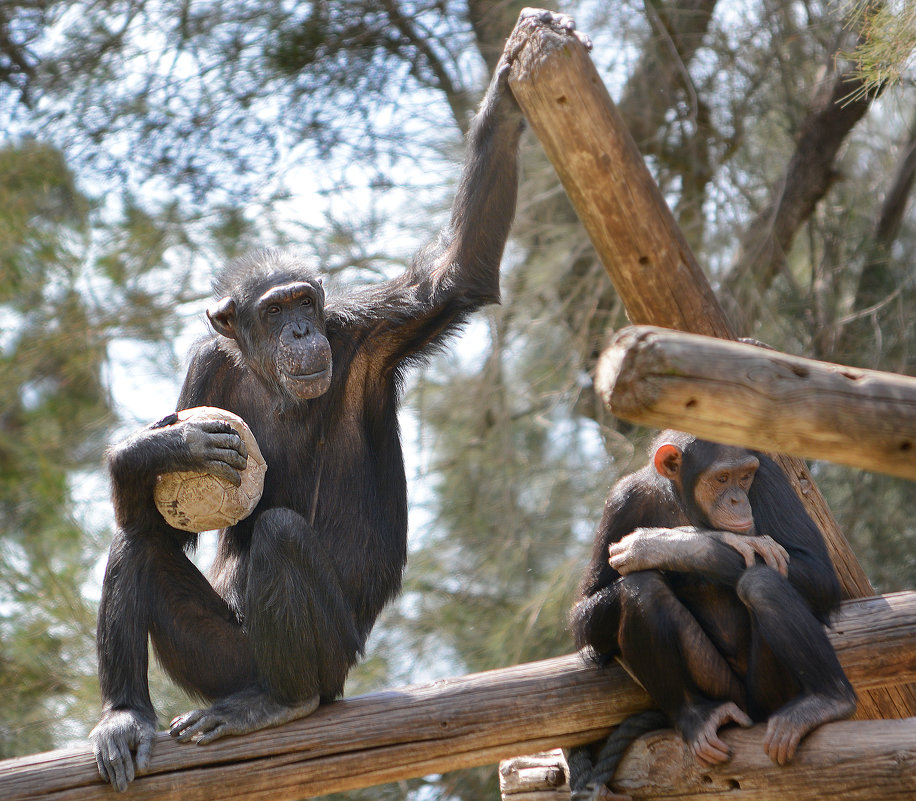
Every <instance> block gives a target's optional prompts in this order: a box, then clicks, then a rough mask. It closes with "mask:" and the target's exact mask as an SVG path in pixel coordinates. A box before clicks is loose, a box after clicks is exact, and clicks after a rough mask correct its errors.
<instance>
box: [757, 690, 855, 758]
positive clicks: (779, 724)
mask: <svg viewBox="0 0 916 801" xmlns="http://www.w3.org/2000/svg"><path fill="white" fill-rule="evenodd" d="M855 711H856V702H855V700H854V699H853V698H849V697H834V696H828V695H802V696H799V697H798V698H795V699H794V700H792V701H790V702H789V703H788V704H786V705H785V706H784V707H782V709H779V710H777V711H776V712H774V713H773V715H771V716H770V719H769V721H768V722H767V734H766V739H765V740H764V741H763V750H764V751H765V752H766V754H767V756H768V757H769V758H770V759H772V760H773V761H774V762H777V763H778V764H780V765H785V764H786V763H787V762H788V761H789V760H791V759H792V757H794V756H795V749H796V748H798V744H799V743H800V742H801V739H802V737H804V736H805V735H806V734H808V732H810V731H813V730H814V729H816V728H817V727H818V726H820V725H821V724H823V723H829V722H830V721H831V720H843V719H844V718H848V717H849V716H850V715H851V714H852V713H853V712H855Z"/></svg>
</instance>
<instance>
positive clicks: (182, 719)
mask: <svg viewBox="0 0 916 801" xmlns="http://www.w3.org/2000/svg"><path fill="white" fill-rule="evenodd" d="M205 714H206V712H205V710H203V709H194V710H192V711H191V712H185V714H183V715H178V716H177V717H175V718H173V719H172V722H171V723H169V734H170V735H171V736H172V737H178V736H179V735H180V734H181V733H182V732H184V731H186V730H187V729H188V728H189V727H190V726H193V725H194V724H195V723H197V721H199V720H200V719H201V718H202V717H203V716H204V715H205Z"/></svg>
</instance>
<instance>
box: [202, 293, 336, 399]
mask: <svg viewBox="0 0 916 801" xmlns="http://www.w3.org/2000/svg"><path fill="white" fill-rule="evenodd" d="M265 286H266V287H267V288H266V289H264V287H265ZM252 289H254V290H255V291H254V292H251V290H252ZM262 290H263V291H262ZM207 316H208V317H209V318H210V322H211V323H212V325H213V328H214V329H215V330H216V332H217V333H219V334H222V335H223V336H225V337H228V338H230V339H233V340H235V342H236V343H237V344H238V347H239V351H240V353H241V355H242V357H243V358H244V360H245V362H246V364H247V365H248V366H249V367H250V368H251V369H252V370H253V371H254V373H255V374H257V375H258V376H259V377H260V378H261V380H262V381H263V382H264V383H265V384H266V385H267V386H268V387H270V388H272V390H273V391H275V392H277V393H278V394H280V395H281V396H284V397H289V398H292V399H294V400H308V399H309V398H317V397H319V396H320V395H323V394H324V393H325V392H327V391H328V389H329V388H330V386H331V368H332V365H331V345H330V343H329V342H328V339H327V336H326V335H325V314H324V290H323V289H322V286H321V282H320V281H319V280H317V279H314V280H302V279H292V280H290V279H286V280H279V281H278V282H276V283H272V282H265V283H262V284H261V286H260V287H257V285H255V286H252V287H249V288H248V292H240V293H239V300H238V301H236V299H235V298H234V297H232V296H228V297H225V298H223V299H222V300H221V301H219V303H217V305H216V306H214V307H213V308H211V309H208V310H207Z"/></svg>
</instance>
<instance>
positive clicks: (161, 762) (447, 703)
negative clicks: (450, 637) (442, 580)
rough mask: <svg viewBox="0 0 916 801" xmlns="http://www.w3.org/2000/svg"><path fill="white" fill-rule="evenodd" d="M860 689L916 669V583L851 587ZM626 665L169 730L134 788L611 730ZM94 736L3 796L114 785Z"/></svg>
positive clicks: (311, 773) (362, 775)
mask: <svg viewBox="0 0 916 801" xmlns="http://www.w3.org/2000/svg"><path fill="white" fill-rule="evenodd" d="M829 634H830V637H831V640H832V641H833V643H834V645H835V647H836V648H837V653H838V655H839V657H840V661H841V662H842V664H843V666H844V668H845V669H846V672H847V675H848V676H849V678H850V680H851V681H852V682H853V684H854V685H855V686H856V688H857V689H859V690H864V689H867V688H869V687H876V686H881V685H885V684H889V683H892V682H905V681H911V680H913V679H916V593H913V592H910V593H897V594H894V595H887V596H879V597H876V598H866V599H861V600H856V601H849V602H847V603H845V604H844V605H843V607H842V608H841V610H840V611H839V612H838V613H837V615H836V618H835V620H834V623H833V627H832V629H831V630H830V632H829ZM649 704H650V701H649V698H648V696H647V695H646V694H645V692H644V691H643V690H642V689H641V688H640V687H639V686H638V685H636V684H635V683H634V682H633V681H632V680H631V679H630V678H629V676H628V675H627V674H626V673H625V672H624V671H623V669H621V668H620V667H619V666H618V665H610V666H609V667H607V668H605V669H597V668H595V667H592V666H591V665H588V664H586V663H585V661H584V660H583V659H582V658H581V657H580V656H579V655H578V654H570V655H567V656H562V657H557V658H555V659H548V660H544V661H541V662H533V663H530V664H526V665H518V666H516V667H510V668H504V669H502V670H493V671H488V672H486V673H477V674H472V675H469V676H464V677H461V678H455V679H445V680H442V681H437V682H433V683H430V684H423V685H416V686H412V687H403V688H399V689H394V690H389V691H387V692H380V693H375V694H372V695H366V696H362V697H358V698H352V699H346V700H342V701H338V702H336V703H333V704H328V705H327V706H322V707H320V708H319V710H318V711H317V712H316V713H315V714H314V715H312V716H311V717H309V718H306V719H304V720H301V721H296V722H295V723H290V724H288V725H286V726H282V727H280V728H277V729H268V730H266V731H261V732H257V733H256V734H252V735H249V736H247V737H238V738H227V739H225V740H220V741H217V742H216V743H213V744H212V745H208V746H201V747H199V746H194V745H180V744H178V743H176V742H175V741H173V740H171V739H170V738H169V737H168V735H166V734H161V735H160V736H159V737H158V739H157V741H156V745H155V749H154V753H153V759H152V764H151V766H150V769H149V771H148V772H147V774H146V775H145V776H143V777H142V778H139V779H138V780H137V781H136V782H134V784H133V785H132V786H131V788H130V790H129V791H128V794H127V795H125V796H124V797H125V798H130V799H175V801H178V799H181V801H203V799H206V800H207V801H221V800H222V799H225V800H226V801H229V799H233V800H234V801H239V800H241V799H246V801H248V800H254V799H257V800H258V801H267V800H268V799H271V801H282V800H283V799H290V800H292V799H298V798H306V797H309V796H315V795H325V794H327V793H331V792H337V791H342V790H351V789H355V788H357V787H368V786H372V785H375V784H382V783H385V782H392V781H399V780H402V779H407V778H412V777H418V776H425V775H427V774H430V773H443V772H447V771H450V770H456V769H458V768H464V767H471V766H474V765H487V764H495V763H496V762H498V761H499V760H500V759H503V758H506V757H510V756H517V755H519V754H526V753H533V752H536V751H540V750H544V749H546V748H554V747H559V746H563V747H570V746H574V745H579V744H582V743H587V742H592V741H594V740H598V739H600V738H602V737H606V736H607V734H608V732H609V731H610V729H611V727H612V726H615V725H617V724H618V723H620V722H621V721H622V720H624V719H625V718H626V717H628V716H629V715H631V714H633V713H634V712H638V711H640V710H642V709H646V708H647V707H648V706H649ZM111 792H112V791H111V788H110V787H108V786H107V785H104V784H102V782H101V780H100V779H99V777H98V774H97V772H96V768H95V763H94V761H93V758H92V754H91V752H90V750H89V748H88V747H83V748H76V749H70V750H66V751H53V752H50V753H46V754H38V755H35V756H29V757H24V758H22V759H13V760H8V761H5V762H0V799H3V801H27V800H28V801H39V799H41V801H88V800H89V799H99V798H102V797H105V798H110V797H111Z"/></svg>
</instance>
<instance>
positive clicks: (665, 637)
mask: <svg viewBox="0 0 916 801" xmlns="http://www.w3.org/2000/svg"><path fill="white" fill-rule="evenodd" d="M619 581H620V582H621V587H620V590H621V591H620V599H621V621H620V648H621V656H622V657H623V659H624V661H625V662H626V663H627V665H628V666H629V667H630V668H631V670H632V671H633V672H634V673H635V675H636V677H637V678H638V679H639V681H640V682H641V683H642V685H643V686H644V687H645V688H646V691H647V692H648V693H649V695H651V696H652V698H653V699H654V700H655V702H656V703H657V704H658V705H659V706H660V707H661V708H662V710H663V711H664V712H665V713H666V714H668V716H669V717H670V718H671V720H672V722H673V723H674V725H675V726H676V727H677V729H678V730H679V731H680V732H681V735H682V736H683V738H684V740H685V741H686V742H687V743H688V744H690V746H691V747H692V748H693V750H694V753H696V755H697V757H698V758H699V759H701V760H702V761H704V762H707V763H716V762H723V761H725V760H726V759H728V756H729V750H728V747H727V746H726V745H725V743H723V742H722V741H721V740H720V739H719V737H718V735H717V732H718V729H719V728H720V727H721V726H723V725H725V724H726V723H739V724H741V725H745V726H747V725H750V723H751V720H750V718H748V716H747V715H746V714H745V713H744V712H743V711H742V710H741V709H740V708H739V706H738V704H740V703H743V697H744V690H743V687H742V685H741V682H740V681H739V680H738V677H737V676H736V675H735V674H734V672H733V671H732V669H731V668H730V666H729V665H728V662H727V661H726V660H725V659H724V657H723V656H722V655H721V654H720V653H719V651H718V650H717V649H716V647H715V646H714V645H713V643H712V641H711V640H710V639H709V637H708V636H707V635H706V632H705V631H703V629H702V628H701V627H700V625H699V624H698V623H697V621H696V619H695V618H694V617H693V615H692V614H690V612H689V611H688V610H687V609H686V607H685V606H684V605H683V604H682V603H681V602H680V600H679V599H678V597H677V596H676V595H675V593H674V592H673V591H672V589H671V587H670V586H669V584H668V583H667V581H666V580H665V577H664V576H663V575H662V574H661V573H660V572H658V571H655V570H644V571H637V572H635V573H630V574H628V575H626V576H624V577H623V578H621V579H619ZM711 699H714V700H711Z"/></svg>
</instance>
